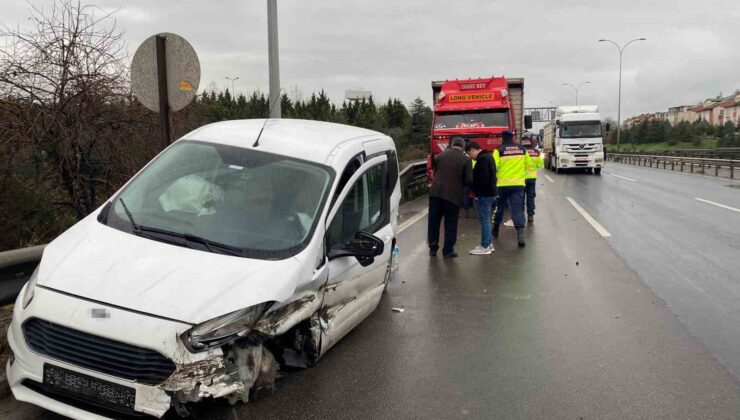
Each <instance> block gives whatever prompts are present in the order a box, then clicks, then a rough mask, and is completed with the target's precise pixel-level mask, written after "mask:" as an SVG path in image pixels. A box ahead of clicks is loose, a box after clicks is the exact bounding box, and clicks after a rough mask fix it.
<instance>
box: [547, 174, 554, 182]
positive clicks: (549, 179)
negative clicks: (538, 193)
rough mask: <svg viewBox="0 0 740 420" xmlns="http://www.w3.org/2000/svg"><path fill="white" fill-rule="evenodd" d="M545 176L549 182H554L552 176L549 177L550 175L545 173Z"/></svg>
mask: <svg viewBox="0 0 740 420" xmlns="http://www.w3.org/2000/svg"><path fill="white" fill-rule="evenodd" d="M545 178H547V180H548V181H550V182H555V181H553V180H552V178H550V175H545Z"/></svg>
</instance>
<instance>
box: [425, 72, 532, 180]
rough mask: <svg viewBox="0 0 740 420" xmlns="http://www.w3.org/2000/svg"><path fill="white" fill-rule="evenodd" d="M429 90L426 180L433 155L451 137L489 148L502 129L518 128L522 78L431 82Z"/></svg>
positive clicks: (521, 116)
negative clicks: (430, 115)
mask: <svg viewBox="0 0 740 420" xmlns="http://www.w3.org/2000/svg"><path fill="white" fill-rule="evenodd" d="M432 92H433V95H434V120H433V122H432V132H431V137H430V152H431V153H430V155H429V158H428V160H427V180H428V182H430V183H431V181H432V178H433V175H434V174H433V171H432V166H433V165H432V162H433V159H434V156H436V155H437V154H439V153H442V152H443V151H444V150H445V149H446V148H447V147H448V146H449V143H450V140H451V139H452V138H453V137H456V136H463V137H465V138H466V139H468V140H471V141H475V142H477V143H478V144H480V146H481V148H483V149H485V150H488V151H493V150H495V149H496V148H498V147H499V146H501V133H502V132H504V131H505V130H511V131H514V132H521V131H522V124H523V123H524V121H523V120H524V112H523V111H524V106H523V105H524V103H523V93H524V79H521V78H516V79H508V80H507V79H506V78H505V77H490V78H481V79H467V80H447V81H444V82H432ZM525 125H527V124H525ZM530 125H531V122H530ZM527 128H528V127H527Z"/></svg>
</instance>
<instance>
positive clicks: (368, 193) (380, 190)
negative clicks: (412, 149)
mask: <svg viewBox="0 0 740 420" xmlns="http://www.w3.org/2000/svg"><path fill="white" fill-rule="evenodd" d="M387 168H388V166H387V162H383V163H381V164H379V165H377V166H375V167H373V168H370V169H369V170H368V171H367V172H365V173H364V174H363V175H362V176H361V177H359V178H358V179H357V181H356V182H355V183H354V185H352V186H351V190H350V192H349V194H348V195H347V197H345V199H344V201H343V202H342V203H341V205H340V207H339V210H338V211H337V213H336V216H335V217H334V220H332V222H331V225H329V228H328V229H327V232H328V242H329V247H330V248H337V247H341V246H342V245H344V244H346V243H347V242H349V241H351V240H352V239H353V238H354V237H355V234H356V233H357V232H360V231H365V232H368V233H374V232H376V231H377V230H378V229H380V227H381V226H382V224H383V221H384V220H385V219H386V214H385V213H386V207H387V206H386V205H385V202H386V198H385V190H386V184H387V180H386V172H387Z"/></svg>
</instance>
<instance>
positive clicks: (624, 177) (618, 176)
mask: <svg viewBox="0 0 740 420" xmlns="http://www.w3.org/2000/svg"><path fill="white" fill-rule="evenodd" d="M609 175H611V176H615V177H617V178H622V179H626V180H627V181H632V182H636V181H637V180H636V179H632V178H627V177H626V176H622V175H617V174H609Z"/></svg>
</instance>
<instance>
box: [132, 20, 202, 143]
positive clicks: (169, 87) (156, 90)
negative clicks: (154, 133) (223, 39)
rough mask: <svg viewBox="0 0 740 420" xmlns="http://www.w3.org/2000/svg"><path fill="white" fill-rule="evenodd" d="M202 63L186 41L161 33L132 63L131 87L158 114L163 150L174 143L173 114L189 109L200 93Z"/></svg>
mask: <svg viewBox="0 0 740 420" xmlns="http://www.w3.org/2000/svg"><path fill="white" fill-rule="evenodd" d="M199 83H200V62H199V61H198V55H197V54H196V53H195V50H194V49H193V47H192V46H191V45H190V43H188V41H186V40H185V38H183V37H181V36H179V35H176V34H172V33H161V34H157V35H153V36H150V37H149V38H147V39H146V40H145V41H144V42H142V43H141V45H140V46H139V48H138V49H137V50H136V53H135V54H134V58H133V60H132V61H131V88H132V89H133V91H134V95H136V99H138V100H139V102H141V104H142V105H144V107H146V108H147V109H149V110H150V111H152V112H158V113H159V129H160V130H159V131H160V138H161V142H162V144H163V146H164V147H167V146H169V144H170V142H171V134H170V112H177V111H179V110H181V109H183V108H185V106H187V105H188V104H189V103H190V102H191V101H192V100H193V99H194V98H195V95H196V92H197V91H198V84H199Z"/></svg>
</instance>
